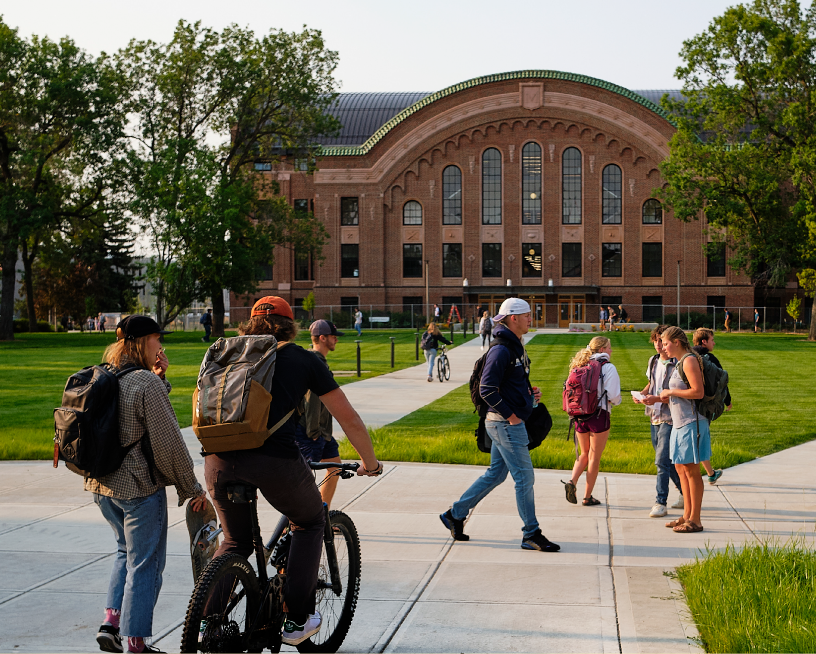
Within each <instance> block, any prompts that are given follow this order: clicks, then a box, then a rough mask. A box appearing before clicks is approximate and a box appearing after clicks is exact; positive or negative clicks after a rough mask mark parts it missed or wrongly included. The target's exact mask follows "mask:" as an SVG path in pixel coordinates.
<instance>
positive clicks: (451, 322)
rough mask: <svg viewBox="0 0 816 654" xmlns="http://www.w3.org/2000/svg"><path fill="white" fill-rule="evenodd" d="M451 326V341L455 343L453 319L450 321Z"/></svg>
mask: <svg viewBox="0 0 816 654" xmlns="http://www.w3.org/2000/svg"><path fill="white" fill-rule="evenodd" d="M450 328H451V343H453V320H451V321H450Z"/></svg>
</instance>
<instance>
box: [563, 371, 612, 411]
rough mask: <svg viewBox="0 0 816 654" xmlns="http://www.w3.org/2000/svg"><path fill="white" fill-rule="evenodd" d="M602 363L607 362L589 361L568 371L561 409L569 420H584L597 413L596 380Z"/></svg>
mask: <svg viewBox="0 0 816 654" xmlns="http://www.w3.org/2000/svg"><path fill="white" fill-rule="evenodd" d="M604 363H608V361H597V360H596V359H590V361H589V363H588V364H587V365H585V366H581V367H580V368H575V369H573V370H570V374H569V377H567V381H565V382H564V392H563V393H562V398H563V404H562V408H563V409H564V411H566V412H567V415H569V417H570V418H578V419H579V420H585V419H587V418H589V417H590V416H592V415H594V414H595V413H596V412H597V411H598V404H599V402H600V397H598V378H599V377H600V376H601V368H602V367H603V364H604Z"/></svg>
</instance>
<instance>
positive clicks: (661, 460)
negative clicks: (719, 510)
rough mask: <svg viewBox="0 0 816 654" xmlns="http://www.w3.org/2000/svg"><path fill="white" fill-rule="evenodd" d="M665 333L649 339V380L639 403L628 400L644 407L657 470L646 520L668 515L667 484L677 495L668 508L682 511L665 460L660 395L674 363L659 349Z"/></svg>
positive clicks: (664, 408) (666, 421) (666, 436)
mask: <svg viewBox="0 0 816 654" xmlns="http://www.w3.org/2000/svg"><path fill="white" fill-rule="evenodd" d="M665 330H666V325H658V326H657V327H655V328H654V329H653V330H652V333H651V334H650V335H649V340H650V341H651V343H652V345H654V349H655V352H657V354H654V355H652V357H651V358H650V359H649V363H648V365H647V366H646V378H647V379H648V380H649V381H648V382H647V383H646V386H644V387H643V390H642V391H641V395H643V399H642V400H638V399H637V398H636V397H634V396H633V397H632V400H633V401H634V402H635V403H636V404H645V405H646V415H647V416H649V418H650V421H651V426H652V447H653V448H654V451H655V466H657V496H656V497H655V503H654V506H653V507H652V510H651V511H650V512H649V517H650V518H662V517H663V516H665V515H666V513H667V512H668V511H667V509H666V504H667V503H668V500H669V480H671V481H673V482H674V485H675V486H676V487H677V490H679V491H680V499H679V500H677V502H675V503H674V504H672V508H673V509H682V508H683V491H682V489H681V488H680V477H679V476H678V475H677V470H675V468H674V466H673V465H672V462H671V459H670V458H669V441H670V439H671V428H672V421H671V411H670V410H669V405H668V404H665V403H663V402H661V401H660V391H662V390H663V389H664V388H668V384H669V377H671V374H672V372H673V371H674V365H675V363H677V362H676V361H675V360H674V359H671V358H669V356H668V355H667V354H666V351H665V350H664V349H663V341H662V340H660V335H661V334H662V333H663V332H664V331H665Z"/></svg>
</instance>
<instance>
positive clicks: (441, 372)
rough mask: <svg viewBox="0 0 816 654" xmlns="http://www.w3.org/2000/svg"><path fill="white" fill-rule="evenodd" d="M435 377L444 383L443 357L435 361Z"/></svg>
mask: <svg viewBox="0 0 816 654" xmlns="http://www.w3.org/2000/svg"><path fill="white" fill-rule="evenodd" d="M436 376H437V377H439V381H445V357H439V358H438V359H437V360H436Z"/></svg>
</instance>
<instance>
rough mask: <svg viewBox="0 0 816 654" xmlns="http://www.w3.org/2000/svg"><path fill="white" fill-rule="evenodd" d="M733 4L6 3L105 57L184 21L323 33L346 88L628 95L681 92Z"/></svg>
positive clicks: (14, 12)
mask: <svg viewBox="0 0 816 654" xmlns="http://www.w3.org/2000/svg"><path fill="white" fill-rule="evenodd" d="M734 4H736V3H735V2H734V1H733V0H732V1H731V2H724V1H723V0H682V1H677V0H614V1H609V0H604V1H601V0H559V1H558V2H555V1H553V0H537V1H530V0H493V1H492V2H488V1H485V0H409V1H405V2H395V1H394V0H390V1H389V0H334V1H332V2H329V1H326V0H287V1H286V2H281V1H280V0H264V1H261V0H238V1H235V0H233V1H232V2H223V0H221V1H218V2H215V1H213V0H197V1H192V0H140V1H139V2H115V1H112V0H70V1H69V2H66V0H27V1H20V0H18V1H17V2H13V3H12V2H3V3H0V15H2V18H3V20H4V21H5V22H6V24H8V25H10V26H11V27H15V28H18V29H19V31H20V35H21V36H24V37H29V36H31V35H32V34H36V35H38V36H48V37H49V38H52V39H59V38H61V37H63V36H69V37H71V38H72V39H73V40H74V41H75V42H76V43H77V44H78V45H79V46H80V47H82V48H84V49H85V50H87V51H89V52H91V53H94V54H98V53H99V52H101V51H105V52H108V53H111V52H115V51H116V50H118V49H119V48H122V47H124V46H125V45H127V43H128V42H129V41H130V40H131V39H138V40H144V39H151V40H153V41H157V42H166V41H169V40H170V39H171V38H172V34H173V29H174V27H175V25H176V24H177V22H178V21H179V20H181V19H183V20H186V21H189V22H195V21H199V20H200V21H201V22H202V24H204V25H206V26H208V27H212V28H215V29H221V28H223V27H225V26H226V25H228V24H230V23H237V24H238V25H239V26H241V27H249V28H250V29H252V30H254V31H255V32H256V33H257V34H262V33H265V32H267V31H269V30H270V29H272V28H276V29H284V30H286V31H290V32H291V31H299V30H301V29H302V28H303V26H304V25H306V26H308V27H309V28H314V29H319V30H321V31H322V33H323V36H324V38H325V41H326V45H327V47H328V48H330V49H332V50H336V51H337V52H338V54H339V65H338V67H337V70H336V72H335V78H336V79H337V80H338V81H339V82H340V91H342V92H355V91H427V92H433V91H438V90H440V89H443V88H446V87H448V86H451V85H453V84H457V83H459V82H463V81H465V80H468V79H472V78H474V77H479V76H482V75H490V74H494V73H503V72H508V71H514V70H524V69H549V70H560V71H565V72H570V73H577V74H583V75H589V76H590V77H596V78H599V79H602V80H605V81H608V82H612V83H615V84H618V85H620V86H623V87H625V88H628V89H676V88H680V84H679V82H678V80H677V79H675V77H674V71H675V69H676V68H677V66H678V65H679V64H680V63H681V61H680V58H679V52H680V50H681V48H682V45H683V41H684V40H686V39H689V38H691V37H693V36H694V35H696V34H699V33H701V32H703V31H704V30H705V29H706V28H707V27H708V25H709V24H710V22H711V20H712V19H713V18H714V17H716V16H719V15H721V14H722V13H723V11H724V10H725V9H726V8H727V7H728V6H731V5H734Z"/></svg>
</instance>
